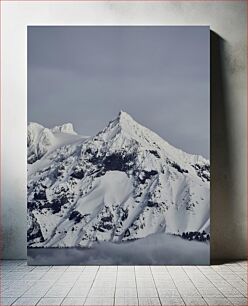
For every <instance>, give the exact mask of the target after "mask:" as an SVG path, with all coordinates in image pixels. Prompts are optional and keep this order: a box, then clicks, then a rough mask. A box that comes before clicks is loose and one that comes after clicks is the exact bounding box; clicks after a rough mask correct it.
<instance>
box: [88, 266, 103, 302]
mask: <svg viewBox="0 0 248 306" xmlns="http://www.w3.org/2000/svg"><path fill="white" fill-rule="evenodd" d="M88 267H90V266H88ZM99 270H100V266H97V270H96V273H95V277H94V279H93V282H92V284H91V286H90V289H89V291H88V293H87V294H86V297H85V301H84V305H85V303H86V301H87V298H88V297H89V293H90V291H91V289H92V287H93V285H94V283H95V280H96V277H97V274H98V272H99Z"/></svg>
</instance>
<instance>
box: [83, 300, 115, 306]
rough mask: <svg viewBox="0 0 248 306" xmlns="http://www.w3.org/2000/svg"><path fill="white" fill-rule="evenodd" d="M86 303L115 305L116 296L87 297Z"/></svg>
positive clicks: (89, 304) (91, 305)
mask: <svg viewBox="0 0 248 306" xmlns="http://www.w3.org/2000/svg"><path fill="white" fill-rule="evenodd" d="M84 305H88V306H94V305H96V306H104V305H106V306H111V305H114V298H87V299H86V301H85V304H84Z"/></svg>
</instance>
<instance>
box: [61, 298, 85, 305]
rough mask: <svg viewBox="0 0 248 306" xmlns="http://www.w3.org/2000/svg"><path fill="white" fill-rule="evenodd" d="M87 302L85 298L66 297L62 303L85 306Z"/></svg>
mask: <svg viewBox="0 0 248 306" xmlns="http://www.w3.org/2000/svg"><path fill="white" fill-rule="evenodd" d="M84 303H85V298H65V299H64V300H63V302H62V304H61V305H68V306H69V305H70V306H72V305H73V306H74V305H75V306H76V305H79V306H83V305H84Z"/></svg>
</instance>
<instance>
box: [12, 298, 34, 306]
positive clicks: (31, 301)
mask: <svg viewBox="0 0 248 306" xmlns="http://www.w3.org/2000/svg"><path fill="white" fill-rule="evenodd" d="M39 299H40V298H28V297H24V298H23V297H21V298H19V299H17V300H16V301H15V303H14V304H13V305H24V306H27V305H28V306H32V305H34V306H35V305H36V304H37V303H38V301H39Z"/></svg>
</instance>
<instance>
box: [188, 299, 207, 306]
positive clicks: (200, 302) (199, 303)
mask: <svg viewBox="0 0 248 306" xmlns="http://www.w3.org/2000/svg"><path fill="white" fill-rule="evenodd" d="M183 300H184V302H185V304H186V305H193V306H196V305H197V306H202V305H207V303H206V302H205V301H204V299H203V298H201V297H183Z"/></svg>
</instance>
